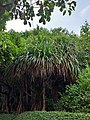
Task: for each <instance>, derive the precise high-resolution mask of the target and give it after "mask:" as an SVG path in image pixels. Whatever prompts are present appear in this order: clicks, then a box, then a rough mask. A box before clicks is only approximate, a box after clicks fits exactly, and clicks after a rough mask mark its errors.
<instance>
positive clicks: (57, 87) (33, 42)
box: [0, 22, 90, 113]
mask: <svg viewBox="0 0 90 120" xmlns="http://www.w3.org/2000/svg"><path fill="white" fill-rule="evenodd" d="M89 38H90V32H89V24H88V23H87V22H86V23H85V24H84V25H83V26H82V28H81V34H80V36H77V35H75V34H73V33H69V32H68V31H67V30H66V29H62V28H58V29H53V30H51V31H48V30H47V29H43V28H39V27H37V29H34V30H32V31H26V32H22V33H17V32H15V31H13V30H11V31H9V32H8V33H7V32H0V111H1V112H8V113H10V112H12V113H14V112H15V113H21V112H23V111H28V110H47V111H50V110H56V108H55V107H54V105H53V104H55V103H56V102H57V101H58V100H59V99H60V98H61V99H60V100H61V101H63V103H64V101H65V100H68V98H67V95H66V96H64V95H63V96H62V97H61V94H62V93H63V92H65V89H66V86H67V85H71V84H73V83H75V81H76V80H77V78H78V73H79V71H81V70H83V69H84V68H86V67H87V66H90V52H89V51H90V49H89V48H90V41H89ZM82 55H83V56H82ZM82 57H83V59H82ZM88 74H89V73H88ZM85 75H87V74H86V72H85ZM79 79H80V80H81V83H82V84H84V83H85V81H87V82H88V83H89V79H90V78H88V76H87V78H86V77H85V76H84V74H83V78H82V77H81V78H79ZM82 79H83V80H85V81H84V82H83V80H82ZM78 81H79V80H78ZM85 85H86V83H85ZM73 86H74V87H75V90H77V91H79V90H80V89H79V82H78V86H77V82H76V84H74V85H73ZM73 86H72V87H71V86H70V88H71V91H69V92H70V94H71V93H72V95H73V96H75V95H74V93H73V92H72V91H73V89H74V88H73ZM84 88H85V86H84ZM68 89H69V88H68ZM83 90H84V89H83ZM66 92H67V90H66ZM69 92H68V94H69ZM77 94H79V92H77ZM80 95H81V96H82V95H83V97H84V98H85V99H84V98H83V97H82V98H83V100H82V102H81V103H80V104H79V103H78V100H76V99H77V98H78V96H77V95H76V96H75V105H76V104H77V103H78V104H79V106H80V105H81V106H82V108H81V106H80V108H79V107H78V106H74V107H76V108H75V109H74V108H72V107H70V108H69V107H68V108H65V110H66V111H75V112H76V111H79V110H80V111H81V112H89V111H90V108H89V107H90V106H89V96H90V95H89V93H88V91H87V90H86V89H85V90H84V93H83V91H81V93H80ZM80 95H79V97H80ZM86 96H87V99H86ZM64 97H65V99H64ZM66 98H67V99H66ZM62 99H64V100H62ZM72 99H73V98H72ZM78 99H79V98H78ZM80 99H81V98H80ZM70 100H71V99H70ZM85 101H86V102H87V104H86V102H85ZM84 102H85V103H84ZM73 104H74V103H73ZM82 104H84V105H82ZM62 105H63V104H62ZM64 105H65V107H67V106H66V104H64ZM68 105H71V104H70V102H69V103H68ZM58 107H59V105H58ZM77 107H78V108H77ZM63 108H64V107H63ZM67 109H69V110H67ZM72 109H73V110H72ZM78 109H79V110H78ZM58 110H60V109H58Z"/></svg>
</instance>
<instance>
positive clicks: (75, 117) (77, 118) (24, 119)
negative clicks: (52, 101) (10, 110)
mask: <svg viewBox="0 0 90 120" xmlns="http://www.w3.org/2000/svg"><path fill="white" fill-rule="evenodd" d="M14 120H90V114H81V113H69V112H39V111H37V112H24V113H22V114H20V115H18V116H17V117H16V118H15V119H14Z"/></svg>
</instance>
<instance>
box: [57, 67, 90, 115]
mask: <svg viewBox="0 0 90 120" xmlns="http://www.w3.org/2000/svg"><path fill="white" fill-rule="evenodd" d="M55 110H59V111H61V110H63V111H69V112H85V113H88V112H89V113H90V68H87V69H85V70H83V71H82V72H81V73H80V75H79V79H78V80H77V82H76V84H73V85H70V86H67V88H66V92H65V93H64V94H63V95H62V96H61V99H60V100H59V101H58V102H57V103H56V104H55Z"/></svg>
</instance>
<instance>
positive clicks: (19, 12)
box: [0, 0, 76, 26]
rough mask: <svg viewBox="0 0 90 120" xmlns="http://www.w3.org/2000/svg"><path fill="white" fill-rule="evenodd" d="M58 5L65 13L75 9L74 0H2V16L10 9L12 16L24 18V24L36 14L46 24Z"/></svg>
mask: <svg viewBox="0 0 90 120" xmlns="http://www.w3.org/2000/svg"><path fill="white" fill-rule="evenodd" d="M55 7H58V8H59V10H60V12H62V13H63V15H65V14H66V12H67V11H68V13H69V15H71V12H72V11H73V10H75V7H76V2H75V1H74V0H7V1H5V0H1V1H0V16H1V15H2V14H4V13H5V11H8V12H9V13H10V15H11V18H12V19H13V18H15V19H18V18H19V19H21V20H24V25H26V24H27V23H29V25H30V26H31V21H32V20H33V18H34V17H35V16H38V17H39V22H40V23H43V24H46V21H48V22H49V21H50V19H51V14H52V12H53V11H54V8H55Z"/></svg>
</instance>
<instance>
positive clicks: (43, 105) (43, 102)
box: [42, 79, 46, 111]
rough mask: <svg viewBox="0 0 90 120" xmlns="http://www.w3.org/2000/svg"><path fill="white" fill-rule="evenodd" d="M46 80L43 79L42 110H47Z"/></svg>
mask: <svg viewBox="0 0 90 120" xmlns="http://www.w3.org/2000/svg"><path fill="white" fill-rule="evenodd" d="M45 107H46V105H45V80H44V79H43V80H42V110H43V111H45Z"/></svg>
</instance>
